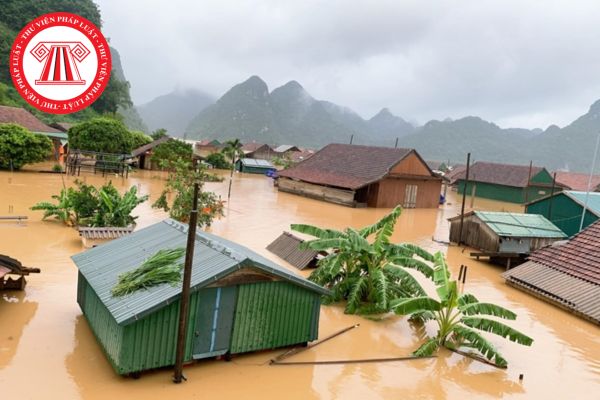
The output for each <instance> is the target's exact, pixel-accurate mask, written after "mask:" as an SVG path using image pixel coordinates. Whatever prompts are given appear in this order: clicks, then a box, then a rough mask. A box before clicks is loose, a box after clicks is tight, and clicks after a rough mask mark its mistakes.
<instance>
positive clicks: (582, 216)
mask: <svg viewBox="0 0 600 400" xmlns="http://www.w3.org/2000/svg"><path fill="white" fill-rule="evenodd" d="M598 146H600V133H599V134H598V139H597V140H596V150H594V158H593V159H592V169H591V170H590V177H589V179H588V185H587V192H585V201H584V202H583V211H582V212H581V222H580V223H579V232H581V230H582V229H583V220H584V219H585V214H586V213H587V205H588V200H589V198H590V190H591V188H592V178H593V177H594V170H595V169H596V157H597V156H598Z"/></svg>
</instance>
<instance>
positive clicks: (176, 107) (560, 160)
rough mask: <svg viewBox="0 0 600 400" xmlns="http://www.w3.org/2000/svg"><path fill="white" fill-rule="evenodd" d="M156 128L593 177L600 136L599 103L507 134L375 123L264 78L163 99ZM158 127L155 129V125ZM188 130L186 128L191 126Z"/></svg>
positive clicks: (149, 107)
mask: <svg viewBox="0 0 600 400" xmlns="http://www.w3.org/2000/svg"><path fill="white" fill-rule="evenodd" d="M139 110H140V114H141V115H142V116H143V117H144V118H148V117H147V116H149V118H148V119H146V122H147V124H148V125H149V126H150V127H151V128H152V129H156V128H158V127H167V126H168V128H167V129H169V131H172V132H173V133H175V134H176V135H177V136H179V135H178V133H180V132H182V131H183V130H185V135H184V137H185V138H187V139H219V140H224V139H225V140H226V139H230V138H239V139H240V140H242V141H243V142H249V141H256V142H262V143H270V144H274V145H276V144H296V145H299V146H305V147H310V148H320V147H322V146H324V145H325V144H328V143H332V142H340V143H348V142H349V141H350V140H352V142H353V143H355V144H369V145H381V146H390V147H393V146H394V145H395V143H396V140H398V146H399V147H411V148H415V149H417V150H418V151H419V153H420V154H421V155H422V156H423V157H424V158H426V159H429V160H437V161H450V162H451V163H461V162H462V163H464V160H465V158H466V154H467V153H468V152H470V153H471V154H472V159H474V160H487V161H496V162H504V163H520V164H528V163H529V161H530V160H533V162H534V164H536V165H541V166H546V167H547V168H549V169H565V170H571V171H583V172H585V171H587V170H589V167H590V164H591V159H592V157H593V150H594V145H595V142H596V137H597V135H598V132H599V131H600V101H598V102H596V103H594V104H593V105H592V106H591V107H590V109H589V111H588V112H587V113H586V114H584V115H582V116H581V117H579V118H578V119H577V120H575V121H574V122H573V123H571V124H569V125H567V126H565V127H563V128H560V127H558V126H556V125H551V126H549V127H548V128H547V129H545V130H542V129H521V128H508V129H503V128H501V127H499V126H498V125H496V124H494V123H493V122H489V121H485V120H483V119H481V118H479V117H476V116H467V117H464V118H460V119H456V120H452V119H445V120H442V121H439V120H432V121H429V122H427V123H425V124H424V125H422V126H414V125H412V124H411V123H409V122H407V121H406V120H404V119H403V118H401V117H399V116H396V115H394V114H393V113H392V112H391V111H390V110H389V109H387V108H384V109H382V110H381V111H379V112H378V113H377V114H376V115H375V116H373V117H372V118H370V119H364V118H362V117H361V116H360V115H358V114H357V113H356V112H354V111H352V110H351V109H349V108H347V107H343V106H340V105H337V104H334V103H331V102H328V101H324V100H317V99H315V98H314V97H312V96H311V95H310V94H309V93H308V92H307V91H306V90H305V89H304V88H303V87H302V86H301V85H300V84H299V83H298V82H296V81H290V82H288V83H286V84H285V85H283V86H281V87H278V88H275V89H273V90H272V91H269V88H268V86H267V84H266V83H265V82H264V81H263V80H262V79H261V78H259V77H258V76H252V77H250V78H249V79H247V80H246V81H244V82H242V83H239V84H237V85H235V86H233V87H232V88H231V89H229V90H228V91H227V92H226V93H225V94H224V95H223V96H221V97H220V98H219V99H218V100H216V102H214V103H213V102H212V101H211V98H210V96H208V95H205V94H203V93H201V92H180V91H175V92H173V93H171V94H168V95H165V96H161V97H159V98H157V99H155V100H153V101H152V102H150V103H147V104H146V105H144V106H141V107H139ZM150 121H151V122H150ZM187 121H190V122H189V123H187V126H186V127H185V128H182V127H183V126H184V125H186V122H187Z"/></svg>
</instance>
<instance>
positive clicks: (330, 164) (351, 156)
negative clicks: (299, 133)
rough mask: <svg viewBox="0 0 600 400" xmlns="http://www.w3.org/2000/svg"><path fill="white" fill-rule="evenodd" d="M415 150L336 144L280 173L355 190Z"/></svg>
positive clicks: (382, 173)
mask: <svg viewBox="0 0 600 400" xmlns="http://www.w3.org/2000/svg"><path fill="white" fill-rule="evenodd" d="M413 151H414V150H413V149H394V148H391V147H374V146H358V145H350V144H338V143H334V144H329V145H327V146H325V147H323V148H322V149H321V150H319V151H317V152H316V153H315V154H314V155H313V156H312V157H310V158H309V159H308V160H305V161H303V162H301V163H299V164H298V165H296V166H294V167H292V168H288V169H285V170H283V171H280V172H279V176H282V177H286V178H292V179H298V180H301V181H305V182H310V183H315V184H318V185H329V186H336V187H341V188H346V189H351V190H354V189H359V188H361V187H363V186H366V185H368V184H369V183H372V182H376V181H378V180H380V179H382V178H383V177H385V176H386V175H387V174H388V173H389V171H390V169H391V168H392V167H393V166H395V165H396V164H397V163H399V162H400V161H401V160H402V159H404V158H405V157H406V156H408V155H409V154H410V153H411V152H413ZM423 163H424V164H425V162H424V161H423ZM425 165H426V164H425Z"/></svg>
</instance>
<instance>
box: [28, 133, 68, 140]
mask: <svg viewBox="0 0 600 400" xmlns="http://www.w3.org/2000/svg"><path fill="white" fill-rule="evenodd" d="M33 133H37V134H38V135H44V136H48V137H51V138H56V139H64V140H69V134H67V133H65V132H33Z"/></svg>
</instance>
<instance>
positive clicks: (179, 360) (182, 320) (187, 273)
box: [173, 182, 200, 383]
mask: <svg viewBox="0 0 600 400" xmlns="http://www.w3.org/2000/svg"><path fill="white" fill-rule="evenodd" d="M199 191H200V188H199V185H198V182H195V183H194V199H193V203H192V211H191V212H190V223H189V226H188V237H187V246H186V252H185V264H184V267H183V284H182V286H181V305H180V307H179V327H178V330H177V347H176V350H175V373H174V375H173V382H175V383H181V381H182V380H184V379H185V376H183V361H184V360H183V359H184V356H185V354H184V352H185V342H186V339H187V322H188V318H189V308H190V286H191V281H192V263H193V261H194V245H195V244H196V226H197V224H198V194H199V193H198V192H199ZM185 380H187V379H185Z"/></svg>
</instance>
